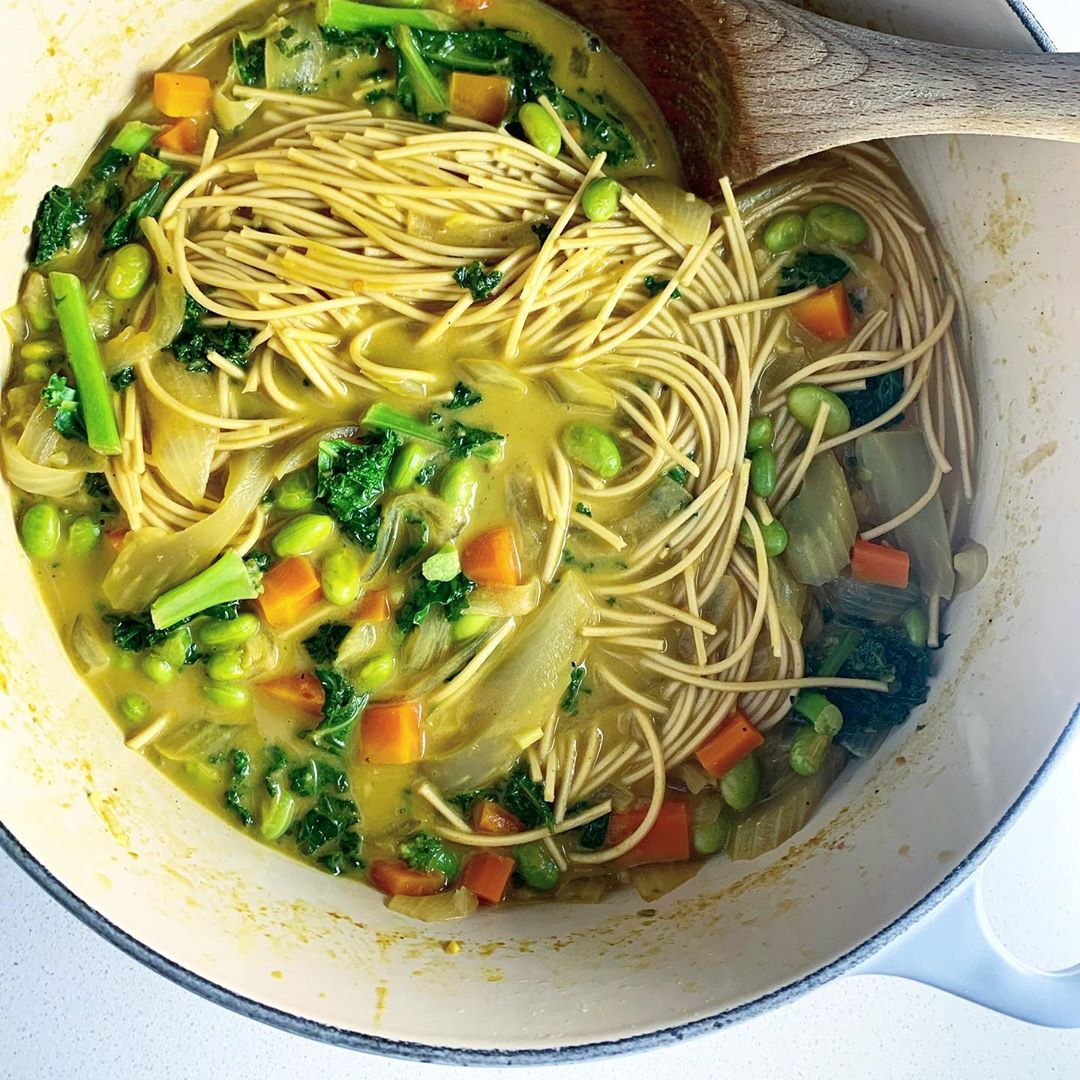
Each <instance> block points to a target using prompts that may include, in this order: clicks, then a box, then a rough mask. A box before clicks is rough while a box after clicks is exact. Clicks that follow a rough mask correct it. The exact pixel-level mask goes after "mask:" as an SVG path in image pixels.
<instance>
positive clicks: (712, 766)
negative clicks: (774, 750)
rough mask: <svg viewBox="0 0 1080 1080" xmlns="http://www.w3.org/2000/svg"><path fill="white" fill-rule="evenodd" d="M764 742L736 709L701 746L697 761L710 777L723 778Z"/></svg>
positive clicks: (759, 734)
mask: <svg viewBox="0 0 1080 1080" xmlns="http://www.w3.org/2000/svg"><path fill="white" fill-rule="evenodd" d="M764 741H765V739H764V738H763V736H762V735H761V732H759V731H758V730H757V728H755V727H754V725H753V724H751V723H750V721H749V720H747V719H746V717H745V716H744V715H743V713H742V712H741V711H740V710H739V709H736V710H735V711H734V712H733V713H732V714H731V715H730V716H729V717H728V718H727V719H726V720H725V721H724V722H723V724H721V725H720V730H719V731H717V732H716V734H715V735H713V736H712V737H711V738H709V739H707V740H706V741H705V742H704V743H702V744H701V746H700V747H699V748H698V752H697V759H698V761H700V762H701V767H702V768H703V769H704V770H705V771H706V772H707V773H709V775H710V776H723V775H724V773H726V772H727V771H728V770H729V769H731V768H733V767H734V766H735V765H738V764H739V762H740V761H742V759H743V758H744V757H746V755H747V754H749V753H751V752H752V751H754V750H756V749H757V748H758V747H759V746H760V745H761V744H762V743H763V742H764Z"/></svg>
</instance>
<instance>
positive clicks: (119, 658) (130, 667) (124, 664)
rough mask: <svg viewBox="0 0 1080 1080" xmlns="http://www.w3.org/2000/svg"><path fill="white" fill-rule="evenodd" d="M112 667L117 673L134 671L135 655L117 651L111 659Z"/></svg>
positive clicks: (125, 651)
mask: <svg viewBox="0 0 1080 1080" xmlns="http://www.w3.org/2000/svg"><path fill="white" fill-rule="evenodd" d="M112 666H113V667H114V668H116V670H117V671H134V670H135V654H134V653H130V652H128V651H127V650H126V649H117V651H116V653H115V654H114V656H113V658H112Z"/></svg>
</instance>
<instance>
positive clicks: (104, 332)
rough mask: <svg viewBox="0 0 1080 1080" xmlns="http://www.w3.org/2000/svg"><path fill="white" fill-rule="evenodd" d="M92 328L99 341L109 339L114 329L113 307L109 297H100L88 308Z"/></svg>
mask: <svg viewBox="0 0 1080 1080" xmlns="http://www.w3.org/2000/svg"><path fill="white" fill-rule="evenodd" d="M87 314H89V316H90V327H91V329H92V330H93V331H94V337H96V338H97V339H98V341H101V340H103V339H104V338H107V337H108V336H109V335H110V334H111V333H112V329H113V305H112V301H111V300H110V299H109V298H108V297H107V296H99V297H98V298H97V299H96V300H95V301H94V302H93V303H92V304H91V305H90V307H89V308H88V310H87Z"/></svg>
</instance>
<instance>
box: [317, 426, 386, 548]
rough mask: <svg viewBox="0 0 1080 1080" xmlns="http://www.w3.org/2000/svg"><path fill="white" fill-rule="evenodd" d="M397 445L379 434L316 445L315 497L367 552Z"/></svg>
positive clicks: (376, 527)
mask: <svg viewBox="0 0 1080 1080" xmlns="http://www.w3.org/2000/svg"><path fill="white" fill-rule="evenodd" d="M400 442H401V440H400V439H399V438H398V437H397V435H396V434H395V433H394V432H392V431H380V432H377V433H376V434H374V435H369V436H367V437H366V438H364V439H362V440H360V441H359V442H355V443H354V442H351V441H350V440H348V439H324V440H323V441H322V442H321V443H319V479H318V487H317V489H316V496H317V498H318V499H319V501H320V502H321V503H322V504H323V505H324V506H325V507H326V509H327V510H328V511H329V512H330V513H331V514H332V515H333V517H334V518H335V519H336V520H337V523H338V524H339V525H340V526H341V531H342V532H343V533H344V534H345V535H346V536H347V537H348V538H349V539H350V540H352V541H354V542H355V543H357V544H359V545H360V546H361V547H363V548H367V549H368V550H369V551H372V550H374V548H375V541H376V538H377V537H378V534H379V523H380V521H381V514H380V511H379V507H378V506H377V505H376V504H377V502H378V499H379V497H380V496H381V495H382V493H383V489H384V488H385V487H386V474H387V471H388V470H389V468H390V462H391V461H392V459H393V457H394V451H395V450H397V448H398V446H399V445H400Z"/></svg>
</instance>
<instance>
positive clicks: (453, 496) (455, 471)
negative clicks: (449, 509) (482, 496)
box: [439, 461, 480, 510]
mask: <svg viewBox="0 0 1080 1080" xmlns="http://www.w3.org/2000/svg"><path fill="white" fill-rule="evenodd" d="M479 486H480V485H479V484H478V482H477V479H476V472H475V471H474V470H473V467H472V464H471V463H470V462H469V461H453V462H451V463H450V464H449V465H448V466H447V467H446V470H445V471H444V472H443V474H442V479H441V480H440V481H439V498H440V499H442V501H443V502H445V503H449V504H450V506H456V507H459V508H460V509H462V510H471V509H472V507H473V503H475V502H476V493H477V491H478V490H479Z"/></svg>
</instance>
